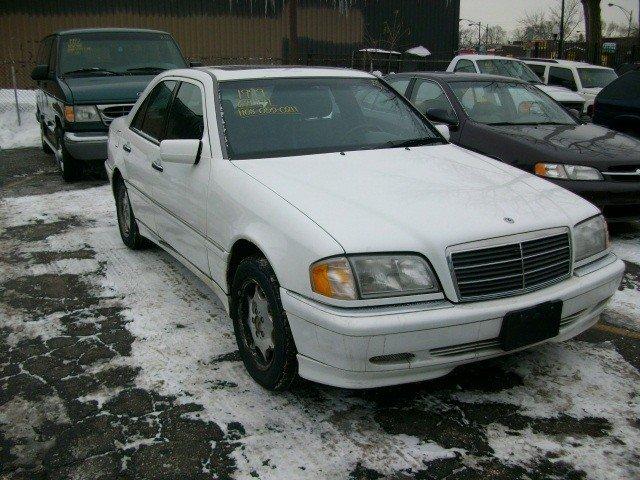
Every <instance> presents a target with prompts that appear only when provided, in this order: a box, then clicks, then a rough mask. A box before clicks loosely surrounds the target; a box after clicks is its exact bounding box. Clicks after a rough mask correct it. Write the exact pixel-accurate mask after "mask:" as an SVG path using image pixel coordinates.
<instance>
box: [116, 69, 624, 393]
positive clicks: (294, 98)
mask: <svg viewBox="0 0 640 480" xmlns="http://www.w3.org/2000/svg"><path fill="white" fill-rule="evenodd" d="M106 168H107V172H108V175H109V178H110V181H111V185H112V187H113V193H114V197H115V202H116V206H117V209H116V210H117V216H118V224H119V229H120V235H121V237H122V240H123V242H124V243H125V244H126V245H127V246H128V247H130V248H133V249H136V248H139V247H141V246H143V245H144V243H145V239H147V240H150V241H152V242H154V243H156V244H158V245H160V246H161V247H162V248H164V249H165V250H166V251H167V252H169V253H170V254H171V255H173V256H174V257H175V258H177V259H178V260H179V261H180V262H182V263H183V264H184V265H186V266H187V267H188V268H189V269H190V270H191V271H192V272H193V273H194V274H195V275H197V276H198V277H200V278H201V279H202V280H203V281H205V282H206V283H207V284H208V285H210V286H211V288H212V289H213V290H214V291H215V292H216V293H217V295H218V296H219V297H220V299H221V301H222V303H223V304H224V305H225V307H226V308H227V310H228V312H229V314H230V316H231V319H232V320H233V325H234V329H235V334H236V339H237V342H238V348H239V350H240V354H241V356H242V359H243V361H244V364H245V367H246V369H247V371H248V372H249V374H250V375H251V376H252V377H253V378H254V379H255V380H256V381H257V382H258V383H260V384H261V385H263V386H264V387H265V388H268V389H273V390H281V389H284V388H286V387H288V386H289V385H290V384H291V382H292V381H293V380H294V379H295V378H296V376H297V375H300V376H302V377H304V378H307V379H310V380H313V381H317V382H321V383H326V384H331V385H336V386H341V387H350V388H368V387H377V386H383V385H392V384H398V383H405V382H414V381H419V380H424V379H429V378H435V377H438V376H441V375H445V374H446V373H448V372H450V371H451V370H452V369H453V368H454V367H456V366H457V365H461V364H463V363H467V362H473V361H476V360H480V359H484V358H489V357H494V356H498V355H504V354H507V353H509V352H513V351H516V350H520V349H523V348H527V347H530V346H532V345H536V344H539V343H541V342H546V341H561V340H565V339H568V338H571V337H573V336H575V335H577V334H579V333H580V332H582V331H584V330H585V329H587V328H589V327H590V326H592V325H593V324H594V323H595V322H597V320H598V318H599V315H600V312H601V311H602V310H603V308H604V307H605V305H606V303H607V302H608V300H609V299H610V298H611V296H612V295H613V294H614V293H615V291H616V289H617V288H618V285H619V283H620V280H621V277H622V273H623V270H624V266H623V263H622V262H621V261H620V260H618V259H617V258H616V257H615V255H614V254H613V253H611V252H610V249H609V243H608V235H607V228H606V223H605V222H604V220H603V218H602V216H601V215H600V212H599V211H598V209H597V208H596V207H594V206H593V205H591V204H590V203H588V202H587V201H585V200H583V199H581V198H580V197H578V196H577V195H574V194H572V193H570V192H569V191H567V190H565V189H563V188H560V187H558V186H556V185H554V184H552V183H550V182H548V181H546V180H543V179H541V178H537V177H535V176H533V175H530V174H528V173H526V172H523V171H521V170H518V169H516V168H514V167H511V166H509V165H507V164H504V163H502V162H499V161H496V160H493V159H491V158H487V157H484V156H482V155H479V154H476V153H473V152H470V151H467V150H465V149H463V148H461V147H458V146H455V145H452V144H450V143H448V142H447V141H446V140H445V138H444V137H443V136H442V135H441V134H440V133H439V131H438V130H437V129H436V128H435V127H434V126H433V125H432V124H431V123H429V122H428V121H427V120H426V119H425V118H424V117H423V116H422V115H420V114H419V113H418V111H417V110H416V109H415V108H414V107H413V106H411V104H410V103H409V102H408V101H407V100H406V99H404V98H403V97H401V96H400V95H399V94H397V93H396V92H395V91H394V90H393V89H392V88H391V87H389V86H388V85H387V84H386V83H385V82H384V81H383V80H381V79H378V78H376V77H374V76H372V75H369V74H367V73H364V72H359V71H354V70H342V69H331V68H293V67H281V68H278V67H273V68H257V67H237V66H236V67H226V68H225V67H216V68H214V67H210V68H200V69H183V70H171V71H167V72H165V73H162V74H160V75H159V76H157V77H156V78H155V79H154V80H153V81H152V82H151V84H150V85H149V86H148V87H147V88H146V90H145V91H144V92H143V94H142V95H141V96H140V99H139V100H138V101H137V102H136V104H135V105H134V107H133V109H132V110H131V113H130V114H129V115H127V116H125V117H122V118H119V119H116V120H114V121H113V122H112V123H111V125H110V129H109V140H108V160H107V162H106ZM166 348H167V349H170V348H172V346H171V339H170V338H167V345H166Z"/></svg>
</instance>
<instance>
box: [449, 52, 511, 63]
mask: <svg viewBox="0 0 640 480" xmlns="http://www.w3.org/2000/svg"><path fill="white" fill-rule="evenodd" d="M462 58H466V59H467V60H515V61H516V62H521V61H522V60H520V59H519V58H514V57H504V56H502V55H481V54H479V53H465V54H463V55H458V56H456V57H455V58H454V60H456V59H458V60H459V59H462Z"/></svg>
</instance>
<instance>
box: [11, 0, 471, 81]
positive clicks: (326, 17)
mask: <svg viewBox="0 0 640 480" xmlns="http://www.w3.org/2000/svg"><path fill="white" fill-rule="evenodd" d="M288 8H289V7H288V1H286V0H102V1H96V0H3V1H2V3H1V6H0V35H1V38H2V39H3V47H4V48H3V49H1V50H0V64H1V63H4V64H6V63H7V62H8V61H10V60H11V59H13V60H14V61H17V62H19V63H20V64H25V65H26V64H29V65H30V66H31V65H32V64H33V62H34V59H35V55H36V52H37V46H38V43H39V41H40V39H42V38H43V37H44V36H46V35H47V34H49V33H52V32H54V31H57V30H62V29H68V28H82V27H138V28H152V29H158V30H164V31H167V32H169V33H171V34H172V35H173V36H174V37H175V38H176V40H177V41H178V43H179V45H180V47H181V48H182V50H183V53H184V54H185V56H187V57H189V58H191V59H199V60H203V61H205V62H206V63H210V64H211V63H248V62H269V63H270V62H275V63H280V62H286V59H287V53H288V44H289V42H288V36H289V11H288ZM459 10H460V2H459V0H298V11H297V24H298V39H299V40H298V45H299V49H298V51H299V58H298V63H314V62H315V61H317V62H320V63H329V64H330V63H331V61H332V60H335V64H341V63H344V61H342V62H341V61H339V59H342V60H344V59H345V58H348V57H350V55H351V54H352V53H353V51H354V50H357V49H358V48H361V47H364V46H381V47H382V48H385V47H389V46H392V47H393V48H395V49H406V48H409V47H412V46H416V45H424V46H425V47H427V48H428V49H429V50H431V51H432V52H433V53H434V56H451V55H453V52H454V50H455V49H456V48H457V42H458V18H459ZM385 26H386V29H385ZM389 30H391V33H389ZM394 36H397V37H398V39H397V41H396V42H395V45H388V43H389V39H390V38H392V37H394ZM17 68H18V69H20V65H18V66H17ZM25 68H26V67H25ZM0 81H1V79H0Z"/></svg>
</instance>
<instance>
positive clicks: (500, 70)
mask: <svg viewBox="0 0 640 480" xmlns="http://www.w3.org/2000/svg"><path fill="white" fill-rule="evenodd" d="M478 68H480V73H488V74H491V75H502V76H504V77H513V78H519V79H520V80H524V81H525V82H529V83H541V82H540V78H539V77H538V76H537V75H536V74H535V73H533V70H531V69H530V68H529V67H528V66H527V65H526V64H524V63H523V62H519V61H518V60H506V59H503V58H494V59H493V60H478Z"/></svg>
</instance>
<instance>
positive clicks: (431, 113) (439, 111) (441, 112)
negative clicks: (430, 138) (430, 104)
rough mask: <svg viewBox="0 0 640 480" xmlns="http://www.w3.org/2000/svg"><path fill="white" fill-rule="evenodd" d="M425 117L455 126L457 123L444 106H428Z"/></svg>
mask: <svg viewBox="0 0 640 480" xmlns="http://www.w3.org/2000/svg"><path fill="white" fill-rule="evenodd" d="M425 117H427V118H428V119H429V120H431V121H433V122H440V123H446V124H447V125H451V126H455V125H456V124H457V120H456V119H455V118H453V117H452V116H451V114H450V113H449V112H448V111H446V110H445V109H444V108H427V111H426V112H425Z"/></svg>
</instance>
